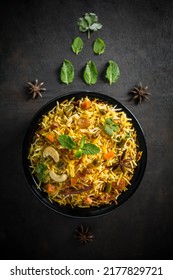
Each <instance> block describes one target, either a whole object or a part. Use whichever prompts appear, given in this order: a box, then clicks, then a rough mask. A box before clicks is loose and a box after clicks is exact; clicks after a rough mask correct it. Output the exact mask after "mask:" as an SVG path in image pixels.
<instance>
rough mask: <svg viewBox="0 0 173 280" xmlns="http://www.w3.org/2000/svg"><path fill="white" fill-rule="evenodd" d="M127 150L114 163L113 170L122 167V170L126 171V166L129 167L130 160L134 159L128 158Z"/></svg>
mask: <svg viewBox="0 0 173 280" xmlns="http://www.w3.org/2000/svg"><path fill="white" fill-rule="evenodd" d="M125 156H126V151H124V152H123V153H122V155H121V156H119V157H118V161H117V162H116V163H114V164H113V165H112V170H115V169H117V168H118V167H120V169H121V170H122V172H123V173H124V172H125V171H126V168H129V167H130V166H129V162H130V161H131V160H132V159H131V158H126V157H125Z"/></svg>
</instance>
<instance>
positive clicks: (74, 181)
mask: <svg viewBox="0 0 173 280" xmlns="http://www.w3.org/2000/svg"><path fill="white" fill-rule="evenodd" d="M77 181H78V178H76V177H72V178H71V185H72V186H75V185H76V184H77Z"/></svg>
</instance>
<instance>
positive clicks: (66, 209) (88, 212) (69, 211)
mask: <svg viewBox="0 0 173 280" xmlns="http://www.w3.org/2000/svg"><path fill="white" fill-rule="evenodd" d="M85 96H88V97H89V98H91V99H92V98H98V99H100V100H101V101H104V102H106V103H108V104H111V105H113V106H114V105H116V106H117V107H118V108H121V109H122V110H123V111H124V112H125V113H126V115H127V116H128V117H129V118H131V119H132V122H133V126H134V128H135V129H136V132H137V141H138V144H139V150H140V151H142V152H143V154H142V157H141V159H140V161H139V163H138V166H137V167H136V169H135V173H134V176H133V178H132V180H131V186H129V187H128V190H127V191H125V192H123V193H122V194H121V195H120V196H119V198H118V204H117V205H115V203H112V204H110V205H104V206H101V207H90V208H71V207H70V206H59V205H58V204H57V203H54V202H50V200H49V199H48V198H47V194H46V193H45V192H43V191H41V190H40V189H38V188H37V182H36V180H35V178H34V176H33V175H32V173H31V169H30V167H29V165H30V164H29V160H28V153H29V148H30V145H31V142H32V138H33V135H34V133H35V131H36V130H37V128H38V123H39V121H40V119H41V117H42V116H43V115H44V114H46V113H47V112H48V111H50V110H51V109H52V108H53V107H55V106H56V104H57V101H59V102H60V103H61V102H62V101H64V100H65V99H69V100H70V99H71V98H73V97H75V99H76V100H77V99H80V98H82V97H85ZM22 159H23V168H24V173H25V176H26V179H27V182H28V184H29V186H30V188H31V190H32V191H33V192H34V194H35V196H36V197H37V198H39V200H40V201H41V202H42V203H44V204H45V205H46V206H48V207H49V208H51V209H52V210H54V211H56V212H58V213H61V214H63V215H67V216H71V217H94V216H99V215H103V214H105V213H108V212H110V211H112V210H114V209H116V208H117V207H119V206H120V205H122V204H123V203H124V202H125V201H127V199H128V198H129V197H130V196H131V195H132V194H133V193H134V192H135V191H136V189H137V188H138V186H139V184H140V182H141V180H142V177H143V175H144V172H145V167H146V161H147V147H146V142H145V138H144V133H143V130H142V128H141V125H140V124H139V122H138V121H137V119H136V118H135V116H134V115H133V114H132V113H131V112H130V111H129V109H127V108H126V107H125V106H124V105H122V104H121V103H120V102H118V101H117V100H115V99H114V98H112V97H110V96H108V95H105V94H102V93H97V92H88V91H83V92H81V91H80V92H72V93H68V94H65V95H61V96H58V97H57V98H55V99H53V100H51V101H50V102H48V103H47V104H46V105H44V106H43V107H42V108H41V109H40V110H39V111H38V112H37V113H36V114H35V115H34V117H33V118H32V120H31V122H30V124H29V127H28V129H27V131H26V134H25V137H24V141H23V149H22Z"/></svg>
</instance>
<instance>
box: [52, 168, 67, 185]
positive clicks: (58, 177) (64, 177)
mask: <svg viewBox="0 0 173 280" xmlns="http://www.w3.org/2000/svg"><path fill="white" fill-rule="evenodd" d="M49 176H50V178H51V179H52V180H53V181H55V182H58V183H61V182H64V181H66V180H67V174H65V173H64V174H61V175H58V174H56V173H55V172H54V171H53V170H49Z"/></svg>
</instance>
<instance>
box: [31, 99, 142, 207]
mask: <svg viewBox="0 0 173 280" xmlns="http://www.w3.org/2000/svg"><path fill="white" fill-rule="evenodd" d="M86 101H87V102H88V104H89V107H87V108H84V107H83V106H82V104H84V102H86ZM81 120H82V121H81ZM106 120H112V121H113V123H114V124H115V125H116V126H117V130H116V131H113V134H112V135H109V134H108V133H107V132H106V130H105V123H106ZM81 123H83V124H82V125H81ZM60 135H68V136H69V137H70V138H71V139H72V140H73V141H74V142H75V143H76V147H79V146H80V143H81V140H82V139H84V137H85V139H86V143H92V144H94V145H96V146H97V147H98V148H99V149H100V151H99V152H98V153H96V154H82V155H81V157H79V158H76V157H75V152H76V148H75V149H67V148H64V147H63V146H62V145H61V143H60V141H59V140H58V137H59V136H60ZM48 146H51V147H53V148H54V149H55V150H56V151H58V153H59V157H60V160H59V162H57V163H56V162H55V161H54V160H53V158H52V157H51V156H48V157H45V158H44V157H43V151H44V150H45V148H46V147H48ZM109 153H110V154H111V153H112V155H113V156H112V157H111V158H110V159H106V158H105V155H108V154H109ZM122 155H124V157H123V159H122V158H121V157H122ZM141 155H142V152H141V151H139V150H138V144H137V133H136V130H135V128H134V127H133V124H132V120H131V119H130V118H128V117H127V115H126V113H125V112H124V111H123V110H122V109H120V108H117V107H116V106H112V105H111V104H108V103H105V102H103V101H101V100H99V99H97V98H95V99H92V100H90V99H89V98H88V97H87V96H86V97H84V98H81V99H79V100H75V99H74V98H73V99H71V100H65V101H63V102H62V103H60V104H59V103H58V102H57V105H56V106H55V107H54V108H53V109H52V110H51V111H49V112H48V113H47V114H45V115H43V116H42V118H41V121H40V123H39V125H38V128H37V130H36V132H35V134H34V136H33V140H32V144H31V147H30V150H29V156H28V159H29V161H30V168H31V170H32V173H33V175H34V176H36V180H37V182H38V188H40V189H41V190H42V191H45V192H47V194H48V198H49V199H50V200H51V201H52V202H56V203H58V204H59V205H63V206H65V205H70V206H71V207H93V206H98V207H99V206H101V205H104V204H111V203H117V199H118V197H119V196H120V195H121V193H122V192H124V191H126V190H127V188H128V187H130V184H131V183H130V182H131V179H132V177H133V175H134V171H135V168H136V167H137V165H138V161H139V160H140V157H141ZM121 160H122V165H123V161H124V166H121V164H120V161H121ZM122 167H123V168H122ZM50 170H51V171H53V172H54V173H55V174H57V175H58V176H59V175H60V176H61V175H62V174H66V175H67V179H66V180H65V181H64V182H60V183H58V182H56V181H54V180H53V179H52V178H51V177H50ZM50 189H51V191H50Z"/></svg>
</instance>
